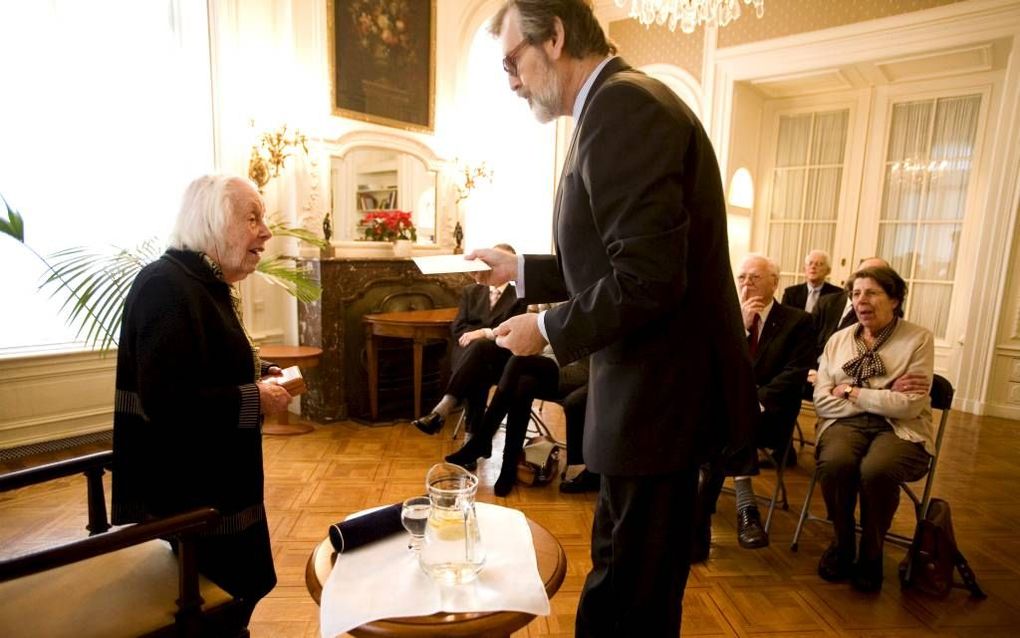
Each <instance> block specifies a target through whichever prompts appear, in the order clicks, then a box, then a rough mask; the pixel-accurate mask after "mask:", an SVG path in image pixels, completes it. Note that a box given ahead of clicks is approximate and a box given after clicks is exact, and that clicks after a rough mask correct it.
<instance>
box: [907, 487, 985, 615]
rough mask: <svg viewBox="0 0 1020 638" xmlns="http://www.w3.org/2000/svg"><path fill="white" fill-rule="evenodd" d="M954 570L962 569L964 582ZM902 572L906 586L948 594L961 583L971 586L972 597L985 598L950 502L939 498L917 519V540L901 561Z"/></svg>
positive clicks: (930, 503) (940, 595) (932, 500)
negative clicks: (959, 543)
mask: <svg viewBox="0 0 1020 638" xmlns="http://www.w3.org/2000/svg"><path fill="white" fill-rule="evenodd" d="M954 570H955V571H959V572H960V577H961V578H962V579H963V585H955V583H954V582H953V575H954ZM899 572H900V585H901V587H902V588H903V589H904V590H907V589H917V590H918V591H921V592H924V593H926V594H929V595H931V596H936V597H938V598H945V597H946V596H948V595H949V592H950V591H951V590H952V588H953V587H954V586H959V587H964V588H966V589H967V590H969V591H970V595H971V597H973V598H986V596H985V593H984V592H983V591H981V587H979V586H978V584H977V578H976V577H975V576H974V571H973V570H971V568H970V565H969V564H968V563H967V559H966V558H964V557H963V554H962V553H960V548H959V547H957V545H956V536H955V534H953V518H952V515H951V513H950V510H949V503H948V502H946V501H944V500H942V499H940V498H933V499H931V501H929V503H928V511H927V512H926V513H925V516H924V518H923V519H921V520H920V521H918V522H917V528H916V529H915V530H914V540H913V542H912V543H911V544H910V549H909V550H907V555H906V556H905V557H904V558H903V560H902V561H901V562H900V567H899Z"/></svg>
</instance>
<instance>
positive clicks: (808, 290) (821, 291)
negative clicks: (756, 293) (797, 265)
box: [783, 250, 843, 312]
mask: <svg viewBox="0 0 1020 638" xmlns="http://www.w3.org/2000/svg"><path fill="white" fill-rule="evenodd" d="M830 272H832V264H831V263H830V261H829V253H827V252H825V251H824V250H812V251H811V252H809V253H808V254H807V257H805V258H804V278H805V281H804V283H800V284H794V285H793V286H787V287H786V290H784V291H783V305H784V306H792V307H794V308H797V309H798V310H803V311H804V312H811V311H812V310H814V309H815V306H816V305H818V300H819V299H821V298H822V297H825V296H826V295H834V294H836V293H840V292H843V289H842V288H840V287H839V286H834V285H832V284H830V283H829V282H827V281H825V278H826V277H828V276H829V273H830Z"/></svg>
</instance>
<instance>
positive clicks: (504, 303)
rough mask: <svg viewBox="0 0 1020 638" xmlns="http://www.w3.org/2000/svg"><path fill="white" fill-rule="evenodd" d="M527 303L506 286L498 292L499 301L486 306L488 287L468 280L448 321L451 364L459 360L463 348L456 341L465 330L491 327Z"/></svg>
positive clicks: (453, 364) (517, 311)
mask: <svg viewBox="0 0 1020 638" xmlns="http://www.w3.org/2000/svg"><path fill="white" fill-rule="evenodd" d="M527 309H528V304H527V303H526V302H525V301H524V300H523V299H518V298H517V291H516V289H515V288H514V287H513V286H507V287H506V288H505V289H504V290H503V294H502V295H500V297H499V301H497V302H496V305H495V306H494V307H492V308H489V287H488V286H482V285H479V284H468V285H467V286H464V289H463V290H462V291H461V294H460V303H459V305H458V307H457V316H456V317H454V319H453V323H452V324H450V332H451V333H453V353H452V360H451V364H452V366H453V367H454V368H456V367H457V366H458V365H459V364H460V359H461V357H462V356H463V351H464V349H463V348H461V347H460V345H458V344H457V339H459V338H460V336H461V335H462V334H464V333H465V332H470V331H472V330H478V329H479V328H495V327H496V326H498V325H499V324H501V323H503V322H504V321H506V320H507V319H509V318H510V317H513V316H514V315H519V314H522V313H524V312H526V311H527Z"/></svg>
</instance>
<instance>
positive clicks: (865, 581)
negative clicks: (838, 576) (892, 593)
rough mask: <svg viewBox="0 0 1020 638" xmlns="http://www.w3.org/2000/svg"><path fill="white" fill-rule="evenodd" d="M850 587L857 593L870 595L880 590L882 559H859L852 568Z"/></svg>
mask: <svg viewBox="0 0 1020 638" xmlns="http://www.w3.org/2000/svg"><path fill="white" fill-rule="evenodd" d="M850 586H851V587H853V588H854V589H856V590H857V591H859V592H864V593H866V594H870V593H872V592H876V591H880V590H881V589H882V557H881V556H879V557H878V558H876V559H865V558H861V559H860V560H859V561H857V565H855V566H854V570H853V575H852V576H851V577H850Z"/></svg>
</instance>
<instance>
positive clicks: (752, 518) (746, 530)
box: [737, 505, 769, 549]
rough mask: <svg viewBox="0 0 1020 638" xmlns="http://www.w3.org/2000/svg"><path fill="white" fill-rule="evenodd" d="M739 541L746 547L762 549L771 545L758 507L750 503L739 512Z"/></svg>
mask: <svg viewBox="0 0 1020 638" xmlns="http://www.w3.org/2000/svg"><path fill="white" fill-rule="evenodd" d="M737 542H739V543H740V546H741V547H743V548H744V549H761V548H762V547H768V546H769V535H768V534H766V533H765V527H764V526H762V524H761V514H759V513H758V508H757V507H755V506H754V505H750V506H748V507H745V508H743V509H741V510H740V511H739V512H737Z"/></svg>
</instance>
